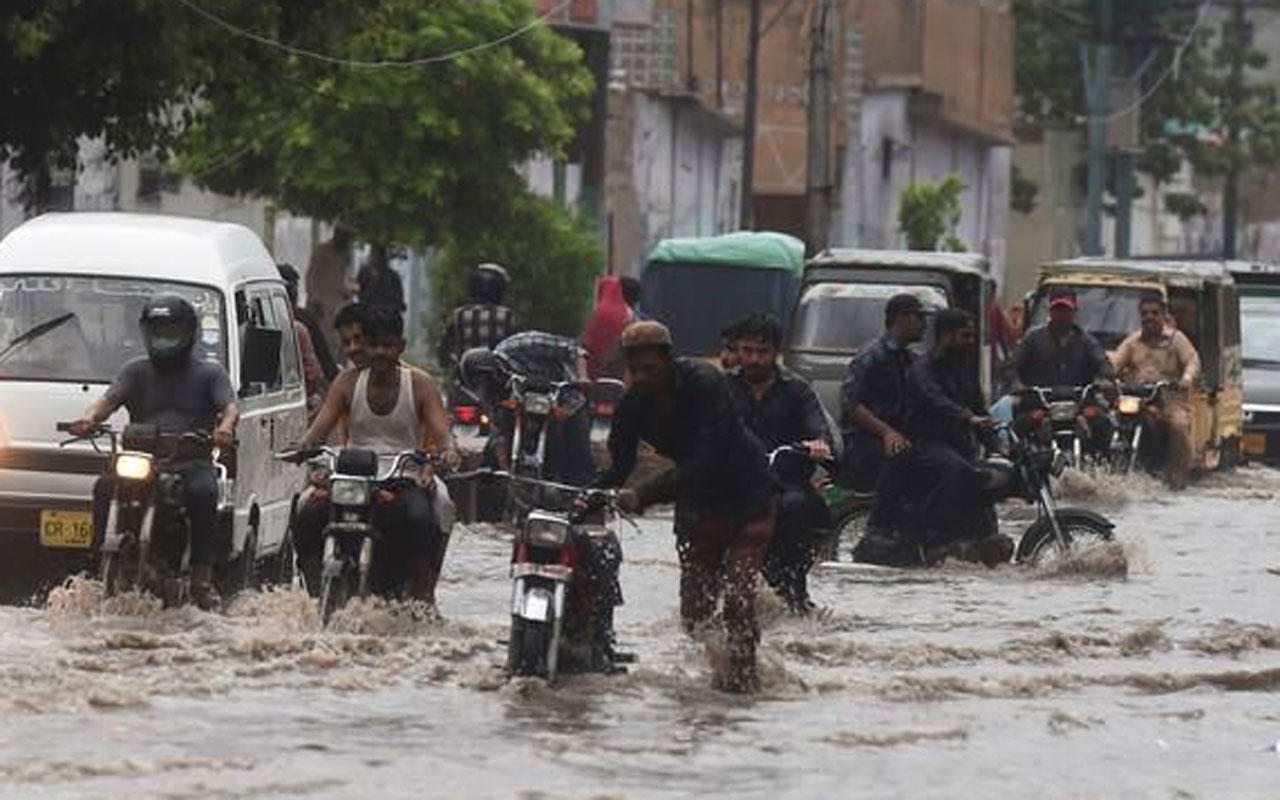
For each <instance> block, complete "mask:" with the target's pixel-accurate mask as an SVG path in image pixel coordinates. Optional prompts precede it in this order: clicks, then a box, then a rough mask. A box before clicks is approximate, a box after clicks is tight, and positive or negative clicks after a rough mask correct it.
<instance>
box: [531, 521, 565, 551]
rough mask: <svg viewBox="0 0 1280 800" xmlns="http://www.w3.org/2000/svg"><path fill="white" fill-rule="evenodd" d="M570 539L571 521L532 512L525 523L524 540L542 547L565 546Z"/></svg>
mask: <svg viewBox="0 0 1280 800" xmlns="http://www.w3.org/2000/svg"><path fill="white" fill-rule="evenodd" d="M568 539H569V522H568V521H567V520H564V519H559V518H557V517H551V516H544V515H540V514H530V515H529V518H528V520H526V521H525V524H524V540H525V541H526V542H528V543H529V544H532V545H536V546H540V547H563V546H564V543H565V542H566V541H568Z"/></svg>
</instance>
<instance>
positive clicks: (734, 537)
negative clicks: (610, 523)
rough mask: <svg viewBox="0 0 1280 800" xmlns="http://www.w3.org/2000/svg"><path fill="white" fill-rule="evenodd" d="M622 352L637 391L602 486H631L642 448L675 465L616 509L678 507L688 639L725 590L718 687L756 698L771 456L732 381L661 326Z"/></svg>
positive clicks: (641, 325) (618, 427)
mask: <svg viewBox="0 0 1280 800" xmlns="http://www.w3.org/2000/svg"><path fill="white" fill-rule="evenodd" d="M622 349H623V355H624V357H625V359H626V363H627V374H628V376H629V377H630V386H629V388H628V390H627V393H626V394H625V395H623V397H622V400H621V401H620V402H619V404H618V407H617V410H616V411H615V413H614V418H613V428H612V430H611V431H610V432H609V454H610V456H611V457H612V464H611V466H610V468H609V470H608V471H607V472H606V473H605V474H604V475H603V476H602V477H601V478H600V480H599V481H598V484H599V485H600V486H604V487H610V486H621V485H622V484H623V483H624V482H626V480H627V478H628V477H629V476H630V475H631V473H632V471H633V470H634V468H635V465H636V450H637V447H638V446H639V444H640V442H641V441H644V442H647V443H648V444H650V445H652V446H653V448H654V449H655V450H657V452H658V453H659V454H660V455H663V456H666V457H667V458H669V459H671V460H672V461H674V462H675V468H674V469H672V470H670V471H668V472H666V473H663V474H662V475H659V476H657V477H656V478H653V479H652V480H650V481H647V482H646V483H644V484H642V485H641V486H639V487H637V488H636V489H626V490H624V491H623V492H622V496H621V498H620V500H619V505H620V506H621V507H622V509H623V510H624V511H633V512H639V511H643V510H644V509H645V508H647V507H649V506H651V505H655V504H658V503H670V502H674V503H675V506H676V509H675V511H676V520H675V533H676V550H677V553H678V554H679V556H680V615H681V617H682V619H683V621H684V625H685V629H686V631H688V632H690V633H693V632H695V631H696V630H698V629H700V628H701V627H703V626H704V625H705V624H707V623H709V622H710V621H711V618H712V614H713V613H714V611H715V608H716V603H717V602H718V600H719V597H720V589H721V585H722V583H724V584H725V586H724V589H725V591H724V625H725V629H726V632H727V634H728V644H729V665H728V666H729V668H728V670H727V672H726V673H724V674H722V675H720V676H718V680H719V681H720V685H721V688H723V689H725V690H727V691H733V692H750V691H754V690H755V689H756V688H757V687H758V686H759V673H758V670H757V665H756V645H757V643H758V641H759V638H760V628H759V626H758V624H757V622H756V614H755V581H756V574H757V573H758V572H759V571H760V568H761V565H762V564H763V563H764V556H765V551H766V550H767V548H768V546H769V540H770V539H771V538H772V536H773V525H774V516H775V513H776V507H777V499H776V492H775V485H774V481H773V479H772V476H771V475H770V474H769V467H768V463H767V460H766V458H765V453H764V449H763V447H762V446H761V445H760V442H759V441H758V440H757V439H756V438H755V437H754V436H753V435H752V434H751V433H750V432H748V431H747V429H746V427H745V426H744V425H743V423H742V420H741V418H740V417H739V416H738V413H737V411H736V410H735V409H734V405H733V399H732V397H731V395H730V393H729V386H728V383H727V381H726V378H725V376H724V375H722V374H721V373H720V372H719V371H718V370H717V369H716V368H715V367H712V366H710V365H708V364H704V363H702V362H698V361H691V360H688V359H683V358H679V359H678V358H676V357H675V356H674V354H673V352H672V341H671V332H670V331H669V330H667V328H666V327H665V326H664V325H662V324H660V323H657V322H636V323H633V324H632V325H630V326H629V327H628V328H627V329H626V330H625V331H623V334H622Z"/></svg>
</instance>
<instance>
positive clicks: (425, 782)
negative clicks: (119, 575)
mask: <svg viewBox="0 0 1280 800" xmlns="http://www.w3.org/2000/svg"><path fill="white" fill-rule="evenodd" d="M1063 489H1064V495H1066V497H1067V502H1069V503H1078V504H1081V505H1091V506H1092V507H1094V508H1097V509H1099V510H1102V511H1104V512H1105V513H1107V514H1108V515H1110V516H1112V517H1113V519H1115V520H1116V521H1117V522H1118V525H1119V528H1118V530H1119V533H1120V537H1121V539H1122V541H1123V544H1122V546H1121V547H1119V548H1112V549H1110V550H1105V551H1102V552H1097V553H1093V554H1089V555H1088V556H1087V557H1085V558H1082V559H1081V560H1080V561H1079V562H1077V563H1076V564H1074V565H1073V568H1071V569H1064V570H1059V571H1057V572H1055V573H1053V574H1045V573H1036V572H1030V571H1026V570H1021V569H1017V568H1013V567H1002V568H1000V569H998V570H994V571H987V570H985V569H982V568H977V567H969V566H955V567H951V566H948V567H946V568H943V569H940V570H933V571H926V572H915V573H907V572H897V571H887V570H886V571H867V570H854V569H850V568H835V569H833V568H827V569H823V570H821V571H820V572H819V573H818V574H817V575H816V576H815V581H814V583H815V586H814V594H815V596H816V599H817V600H818V601H819V602H820V603H821V604H822V605H824V606H826V607H827V609H828V610H827V611H826V612H825V613H823V614H821V615H818V616H816V617H814V618H811V619H794V618H789V617H786V616H785V615H783V614H781V613H780V612H779V611H778V606H777V604H776V602H772V601H771V600H770V599H766V600H765V601H764V606H765V615H766V629H765V640H764V644H763V648H762V658H763V663H764V672H765V684H766V686H765V690H764V692H763V693H762V694H761V695H760V696H757V697H752V698H741V697H733V696H728V695H724V694H720V693H718V692H715V691H713V690H712V689H710V688H709V687H710V684H711V670H712V669H713V666H712V662H713V661H714V660H715V659H714V657H713V655H714V652H715V651H714V648H711V649H710V650H708V649H707V647H706V646H704V645H703V644H698V643H694V642H691V641H689V640H688V639H686V638H685V637H684V636H683V635H682V634H681V632H680V629H679V626H678V623H677V620H676V594H675V589H676V577H677V570H676V561H675V555H674V551H673V547H672V541H671V536H670V530H669V522H668V521H665V520H662V519H652V520H646V521H644V523H643V524H642V525H641V527H640V529H639V530H624V533H623V540H624V546H625V547H626V550H627V557H628V561H627V563H626V565H625V566H624V573H623V581H624V588H625V591H626V593H627V598H628V604H627V605H626V606H625V607H624V608H623V609H622V611H621V613H620V616H619V627H620V633H621V638H622V639H623V643H624V645H625V646H626V647H628V648H630V649H634V650H635V651H637V652H638V654H639V656H640V658H641V662H640V664H639V665H638V666H637V667H634V668H633V669H632V671H631V673H630V674H628V675H625V676H617V677H603V676H586V677H570V678H566V679H563V680H562V682H561V683H560V684H559V685H556V686H553V687H548V686H546V685H544V684H542V683H541V682H539V681H524V682H519V683H510V684H509V683H506V682H505V681H504V680H503V679H502V676H501V672H500V665H501V663H502V659H503V650H502V645H501V644H500V639H502V638H503V637H504V636H505V627H506V619H505V613H506V609H507V607H508V599H509V591H510V589H509V584H508V581H507V578H506V562H507V555H508V546H507V544H506V542H505V541H504V540H503V539H502V538H501V536H500V535H499V534H498V533H497V532H496V531H493V530H487V529H486V530H476V531H471V532H467V531H462V530H459V531H458V532H457V533H456V534H455V536H454V543H453V547H452V549H451V550H450V553H449V557H448V560H447V565H446V574H445V576H444V579H443V583H442V586H441V589H440V597H441V612H442V615H443V618H442V619H437V618H434V617H432V616H430V615H427V614H423V613H421V610H420V609H412V608H404V607H386V606H381V605H378V604H373V605H370V606H368V607H362V608H356V609H349V610H348V611H347V612H344V615H343V616H342V617H341V618H340V619H339V620H338V621H337V624H336V625H335V629H334V630H331V631H326V632H321V631H319V630H318V628H317V625H316V619H315V615H314V612H313V611H312V609H311V606H310V604H309V603H308V602H307V601H306V599H305V598H304V597H303V596H302V595H301V594H300V593H298V592H294V591H280V592H270V593H266V594H262V595H253V596H249V597H245V598H241V599H240V600H239V601H238V602H237V603H236V604H235V605H234V607H233V608H232V610H231V612H230V613H229V614H228V615H227V616H218V615H211V614H204V613H200V612H198V611H194V610H191V609H180V610H170V611H163V610H160V609H158V608H157V607H156V606H155V604H153V603H150V602H148V601H147V600H146V599H145V598H137V597H133V598H129V597H126V598H120V599H117V600H115V601H112V602H110V603H103V602H102V600H101V597H100V596H99V593H98V591H97V587H96V585H95V584H93V583H92V582H87V581H86V582H79V583H76V584H73V585H71V586H69V587H67V588H66V589H64V590H60V591H57V592H55V593H54V595H53V596H52V597H51V598H50V601H49V603H48V605H47V607H45V608H39V609H22V608H5V609H0V797H3V798H6V799H8V798H95V799H96V798H130V799H131V800H138V799H140V798H166V799H170V798H172V799H177V798H193V799H194V798H209V799H211V800H212V799H214V798H216V799H218V800H223V799H224V798H370V797H386V798H419V797H459V798H487V797H493V798H507V797H518V798H575V799H577V798H601V797H609V798H664V797H710V796H721V797H735V798H757V797H758V798H807V797H912V798H930V797H938V798H942V797H947V798H953V797H967V798H1010V797H1038V798H1082V797H1116V798H1120V797H1123V798H1197V797H1199V798H1215V799H1216V798H1233V797H1239V798H1256V797H1263V796H1274V794H1275V792H1276V789H1275V787H1276V786H1277V785H1278V784H1277V781H1278V780H1280V754H1278V753H1277V749H1276V748H1277V743H1278V741H1280V703H1277V702H1276V699H1277V692H1278V690H1280V619H1278V618H1277V617H1278V616H1280V614H1278V611H1277V604H1276V602H1275V599H1274V598H1275V597H1276V596H1277V593H1278V592H1280V531H1278V528H1280V525H1278V524H1277V523H1280V510H1278V508H1277V504H1276V498H1277V495H1280V473H1272V472H1268V471H1263V470H1252V469H1250V470H1241V471H1237V472H1236V473H1235V474H1232V475H1225V476H1213V477H1211V478H1209V479H1207V480H1205V481H1203V482H1201V483H1200V484H1199V485H1197V486H1195V487H1193V488H1192V489H1191V490H1189V491H1187V492H1185V493H1183V494H1180V495H1177V496H1174V495H1169V494H1167V493H1165V492H1164V491H1163V490H1162V489H1161V488H1159V487H1158V486H1157V485H1155V484H1153V483H1151V482H1150V481H1146V480H1143V479H1130V480H1126V481H1123V482H1118V481H1115V480H1109V481H1106V482H1103V483H1101V484H1096V483H1094V482H1091V481H1089V480H1087V479H1075V480H1072V481H1069V483H1068V485H1066V486H1064V487H1063ZM1019 516H1020V514H1017V513H1013V514H1006V517H1008V519H1007V520H1006V521H1007V522H1008V524H1009V525H1010V526H1011V528H1015V529H1016V521H1017V518H1018V517H1019ZM1126 568H1127V569H1126Z"/></svg>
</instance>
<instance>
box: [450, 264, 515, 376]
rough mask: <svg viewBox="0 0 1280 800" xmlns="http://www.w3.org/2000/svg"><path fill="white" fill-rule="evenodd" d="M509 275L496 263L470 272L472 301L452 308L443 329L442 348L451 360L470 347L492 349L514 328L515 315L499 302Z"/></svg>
mask: <svg viewBox="0 0 1280 800" xmlns="http://www.w3.org/2000/svg"><path fill="white" fill-rule="evenodd" d="M509 282H510V279H509V278H508V277H507V271H506V270H505V269H503V268H502V267H500V266H498V265H497V264H481V265H480V266H478V267H476V268H475V270H474V271H472V273H471V279H470V282H469V286H468V294H469V296H470V298H471V302H469V303H467V304H466V305H464V306H461V307H460V308H458V309H456V310H454V312H453V317H452V319H450V321H449V326H448V328H446V329H445V333H444V341H443V342H442V345H443V346H442V347H441V352H442V354H443V355H444V357H445V358H447V359H448V360H450V361H451V362H452V363H454V364H456V363H458V359H459V358H461V357H462V354H463V353H465V352H467V351H468V350H471V349H473V348H477V347H482V348H485V349H486V350H492V349H493V348H495V347H497V345H498V343H499V342H501V341H502V340H503V339H506V338H507V337H509V336H511V335H512V334H513V333H515V332H516V320H515V315H514V314H513V313H512V311H511V309H510V308H508V307H507V306H505V305H503V304H502V300H503V297H504V296H505V295H506V292H507V284H508V283H509Z"/></svg>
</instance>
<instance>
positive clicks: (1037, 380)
mask: <svg viewBox="0 0 1280 800" xmlns="http://www.w3.org/2000/svg"><path fill="white" fill-rule="evenodd" d="M1076 307H1077V306H1076V296H1075V294H1074V293H1072V292H1069V291H1055V292H1054V293H1053V294H1052V295H1051V296H1050V299H1049V322H1048V324H1046V325H1042V326H1041V327H1039V328H1036V329H1035V330H1033V331H1031V332H1030V333H1028V334H1027V335H1026V337H1025V338H1024V339H1023V340H1022V344H1021V345H1019V347H1018V350H1017V352H1016V353H1015V354H1014V357H1013V361H1014V367H1015V370H1016V372H1017V378H1018V383H1020V384H1021V385H1022V386H1043V387H1055V386H1087V385H1088V384H1090V383H1093V382H1094V381H1095V380H1097V379H1098V378H1105V377H1110V375H1111V362H1109V361H1108V360H1107V354H1106V351H1104V350H1103V349H1102V345H1101V344H1099V343H1098V340H1097V339H1095V338H1093V336H1091V335H1090V334H1089V333H1088V332H1087V331H1085V330H1084V329H1083V328H1081V327H1080V326H1079V325H1077V324H1076Z"/></svg>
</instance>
